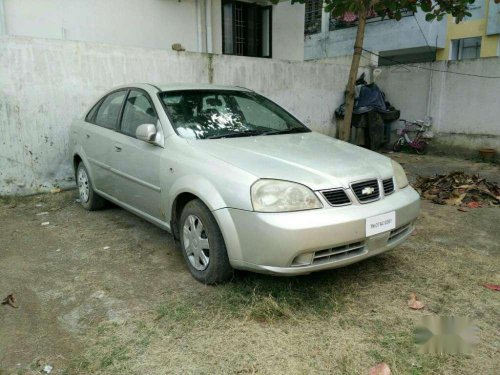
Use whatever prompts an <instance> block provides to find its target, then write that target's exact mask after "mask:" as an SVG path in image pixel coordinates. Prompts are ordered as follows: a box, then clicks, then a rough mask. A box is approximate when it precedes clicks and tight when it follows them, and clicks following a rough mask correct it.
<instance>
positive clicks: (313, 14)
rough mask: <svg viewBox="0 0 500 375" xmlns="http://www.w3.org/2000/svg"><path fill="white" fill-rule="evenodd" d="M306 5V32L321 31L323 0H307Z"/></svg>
mask: <svg viewBox="0 0 500 375" xmlns="http://www.w3.org/2000/svg"><path fill="white" fill-rule="evenodd" d="M305 6H306V7H305V16H304V17H305V18H304V34H305V35H311V34H317V33H320V32H321V15H322V12H323V0H306V2H305Z"/></svg>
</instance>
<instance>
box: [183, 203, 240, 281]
mask: <svg viewBox="0 0 500 375" xmlns="http://www.w3.org/2000/svg"><path fill="white" fill-rule="evenodd" d="M179 232H180V237H181V249H182V254H183V256H184V260H185V261H186V264H187V266H188V268H189V271H190V272H191V275H193V277H194V278H195V279H196V280H198V281H200V282H202V283H204V284H218V283H222V282H224V281H227V280H229V279H230V278H231V277H232V275H233V269H232V268H231V264H230V263H229V258H228V256H227V250H226V244H225V243H224V238H223V237H222V233H221V231H220V229H219V226H218V225H217V222H216V221H215V218H214V217H213V215H212V213H211V212H210V210H209V209H208V208H207V206H205V205H204V204H203V202H201V201H200V200H199V199H194V200H192V201H190V202H188V203H187V204H186V206H185V207H184V209H183V210H182V214H181V219H180V221H179Z"/></svg>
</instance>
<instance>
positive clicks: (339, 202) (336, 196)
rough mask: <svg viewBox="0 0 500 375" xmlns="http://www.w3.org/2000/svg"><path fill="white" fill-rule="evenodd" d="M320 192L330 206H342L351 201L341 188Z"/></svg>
mask: <svg viewBox="0 0 500 375" xmlns="http://www.w3.org/2000/svg"><path fill="white" fill-rule="evenodd" d="M321 193H322V194H323V196H324V197H325V199H326V200H327V201H328V203H330V204H331V205H332V206H343V205H345V204H350V203H351V201H350V199H349V197H348V196H347V194H346V193H345V191H344V190H343V189H335V190H327V191H322V192H321Z"/></svg>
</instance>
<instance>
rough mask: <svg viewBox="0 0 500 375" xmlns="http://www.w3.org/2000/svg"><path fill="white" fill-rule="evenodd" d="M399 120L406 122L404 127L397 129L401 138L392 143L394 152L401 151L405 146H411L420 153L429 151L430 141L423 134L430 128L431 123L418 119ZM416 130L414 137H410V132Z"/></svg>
mask: <svg viewBox="0 0 500 375" xmlns="http://www.w3.org/2000/svg"><path fill="white" fill-rule="evenodd" d="M399 121H402V122H404V124H405V125H404V128H402V129H397V134H398V135H399V138H398V140H397V141H396V142H394V144H393V145H392V150H393V151H394V152H400V151H401V150H402V149H403V147H409V148H411V149H412V150H415V152H416V153H417V154H419V155H423V154H425V153H426V152H427V146H428V143H427V142H426V141H424V140H423V139H422V138H423V135H424V133H425V132H426V131H427V130H429V128H430V127H431V125H430V124H429V123H427V122H425V121H422V120H417V121H415V122H411V121H407V120H404V119H400V120H399ZM413 131H416V135H415V138H414V139H410V137H409V135H408V133H410V132H413Z"/></svg>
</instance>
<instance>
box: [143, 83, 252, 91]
mask: <svg viewBox="0 0 500 375" xmlns="http://www.w3.org/2000/svg"><path fill="white" fill-rule="evenodd" d="M153 86H156V87H158V88H159V89H160V90H161V91H176V90H237V91H251V90H249V89H246V88H244V87H238V86H223V85H212V84H208V83H171V84H160V85H153Z"/></svg>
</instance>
